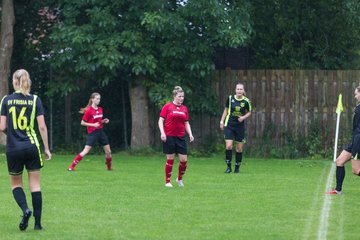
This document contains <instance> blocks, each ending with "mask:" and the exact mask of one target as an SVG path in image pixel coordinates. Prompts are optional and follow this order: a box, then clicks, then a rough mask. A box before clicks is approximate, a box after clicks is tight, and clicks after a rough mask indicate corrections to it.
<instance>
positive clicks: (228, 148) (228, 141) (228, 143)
mask: <svg viewBox="0 0 360 240" xmlns="http://www.w3.org/2000/svg"><path fill="white" fill-rule="evenodd" d="M224 138H225V162H226V165H227V168H226V170H225V173H231V171H232V170H231V160H232V148H233V139H234V132H233V130H232V129H231V128H230V127H229V126H227V127H225V128H224Z"/></svg>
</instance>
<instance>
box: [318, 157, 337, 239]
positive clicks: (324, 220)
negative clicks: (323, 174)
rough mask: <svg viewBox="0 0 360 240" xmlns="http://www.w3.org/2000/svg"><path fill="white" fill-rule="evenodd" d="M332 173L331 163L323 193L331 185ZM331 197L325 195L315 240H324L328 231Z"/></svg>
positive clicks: (332, 164)
mask: <svg viewBox="0 0 360 240" xmlns="http://www.w3.org/2000/svg"><path fill="white" fill-rule="evenodd" d="M334 171H335V163H331V168H330V171H329V175H328V177H327V181H326V187H325V192H326V191H329V189H330V186H331V184H332V181H333V178H334ZM330 197H331V195H330V194H325V197H324V202H323V206H322V208H321V217H320V225H319V229H318V234H317V236H318V237H317V239H319V240H324V239H326V235H327V230H328V225H329V223H328V219H329V215H330V205H331V198H330Z"/></svg>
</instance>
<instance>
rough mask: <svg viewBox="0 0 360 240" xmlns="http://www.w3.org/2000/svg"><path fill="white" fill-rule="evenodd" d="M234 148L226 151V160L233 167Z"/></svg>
mask: <svg viewBox="0 0 360 240" xmlns="http://www.w3.org/2000/svg"><path fill="white" fill-rule="evenodd" d="M231 159H232V150H226V151H225V160H226V164H227V166H228V167H231Z"/></svg>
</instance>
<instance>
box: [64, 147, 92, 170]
mask: <svg viewBox="0 0 360 240" xmlns="http://www.w3.org/2000/svg"><path fill="white" fill-rule="evenodd" d="M90 150H91V146H89V145H86V146H85V147H84V149H83V150H82V151H81V152H80V153H79V154H78V155H76V157H75V158H74V159H73V160H72V162H71V165H70V166H69V168H68V170H69V171H74V169H75V167H76V165H78V164H79V162H80V161H81V160H82V159H83V158H84V156H85V155H86V154H88V153H89V152H90Z"/></svg>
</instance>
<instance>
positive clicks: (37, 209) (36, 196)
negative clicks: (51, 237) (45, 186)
mask: <svg viewBox="0 0 360 240" xmlns="http://www.w3.org/2000/svg"><path fill="white" fill-rule="evenodd" d="M31 197H32V204H33V208H34V218H35V225H39V226H41V211H42V195H41V192H32V193H31Z"/></svg>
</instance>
